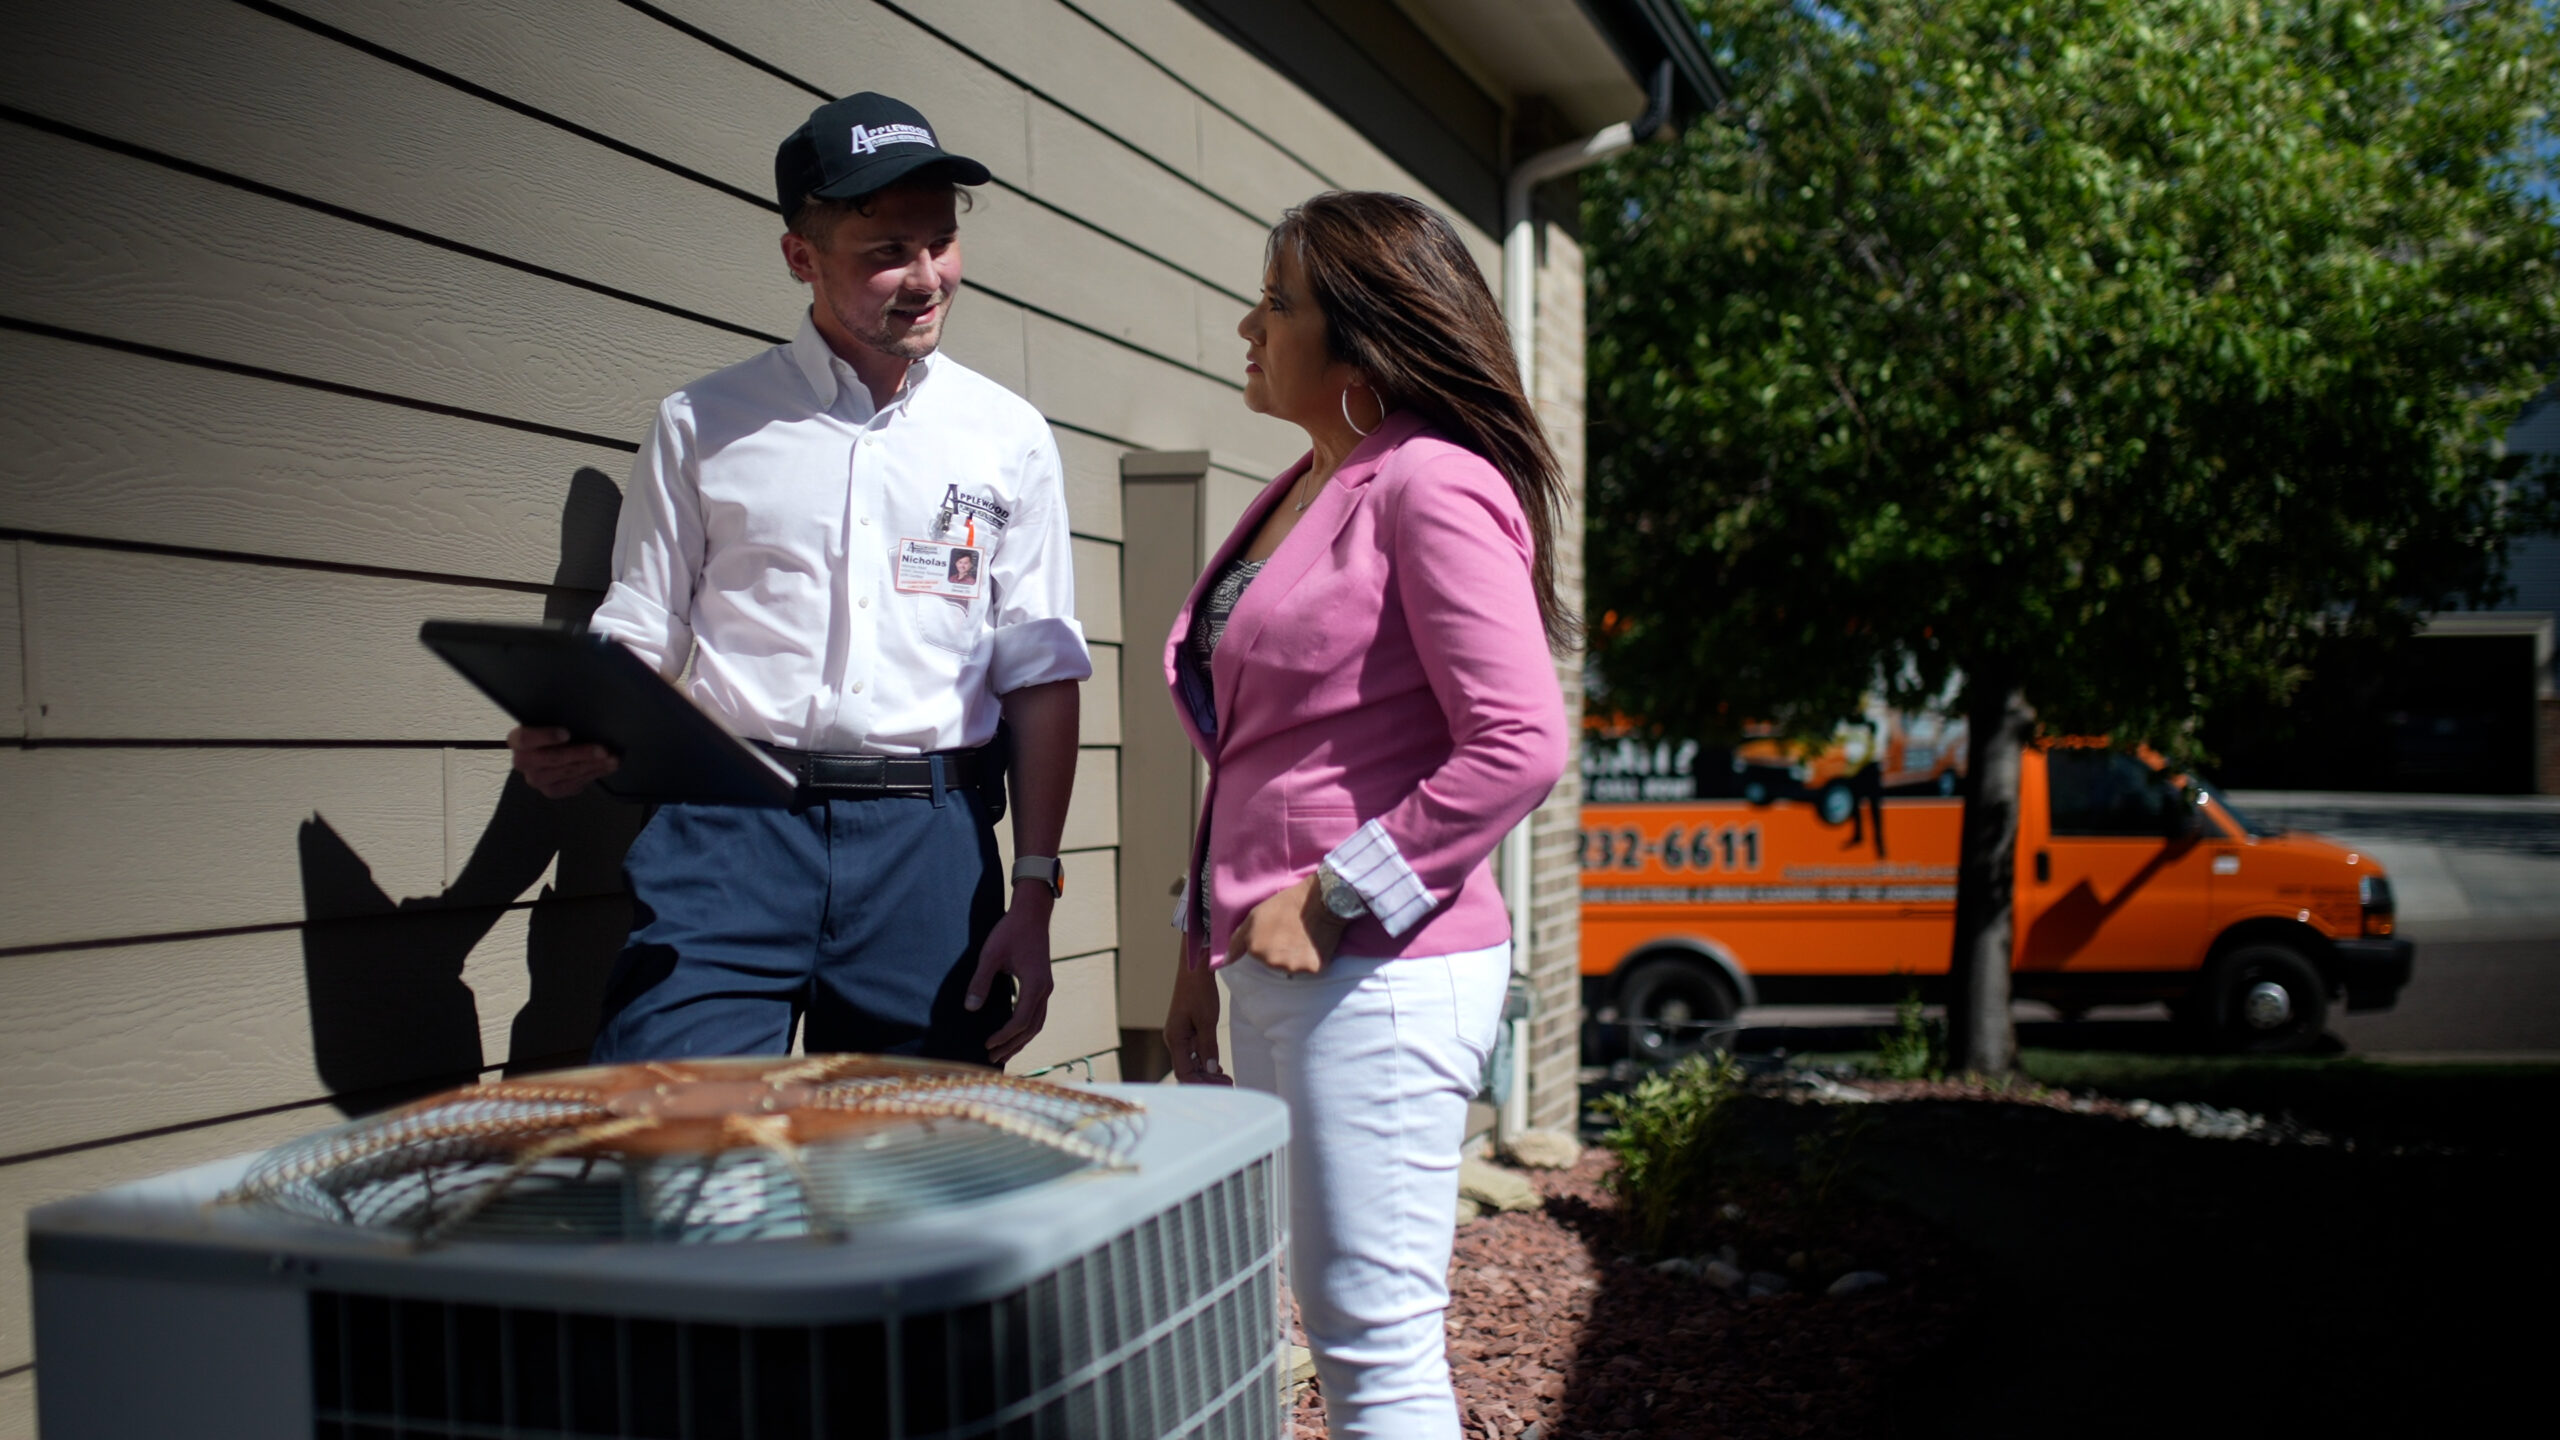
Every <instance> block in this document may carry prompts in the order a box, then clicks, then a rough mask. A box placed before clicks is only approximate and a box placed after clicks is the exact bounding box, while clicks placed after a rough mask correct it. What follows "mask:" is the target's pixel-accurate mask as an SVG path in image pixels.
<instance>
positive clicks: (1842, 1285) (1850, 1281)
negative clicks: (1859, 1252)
mask: <svg viewBox="0 0 2560 1440" xmlns="http://www.w3.org/2000/svg"><path fill="white" fill-rule="evenodd" d="M1884 1283H1885V1273H1884V1272H1883V1271H1881V1270H1852V1271H1850V1272H1849V1273H1848V1274H1846V1275H1843V1276H1841V1277H1840V1278H1839V1279H1837V1280H1834V1281H1832V1282H1831V1288H1830V1289H1828V1290H1825V1291H1823V1292H1822V1293H1823V1294H1825V1295H1835V1296H1836V1295H1856V1294H1858V1293H1860V1292H1862V1291H1867V1290H1873V1289H1875V1288H1876V1287H1877V1286H1879V1285H1882V1284H1884Z"/></svg>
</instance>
